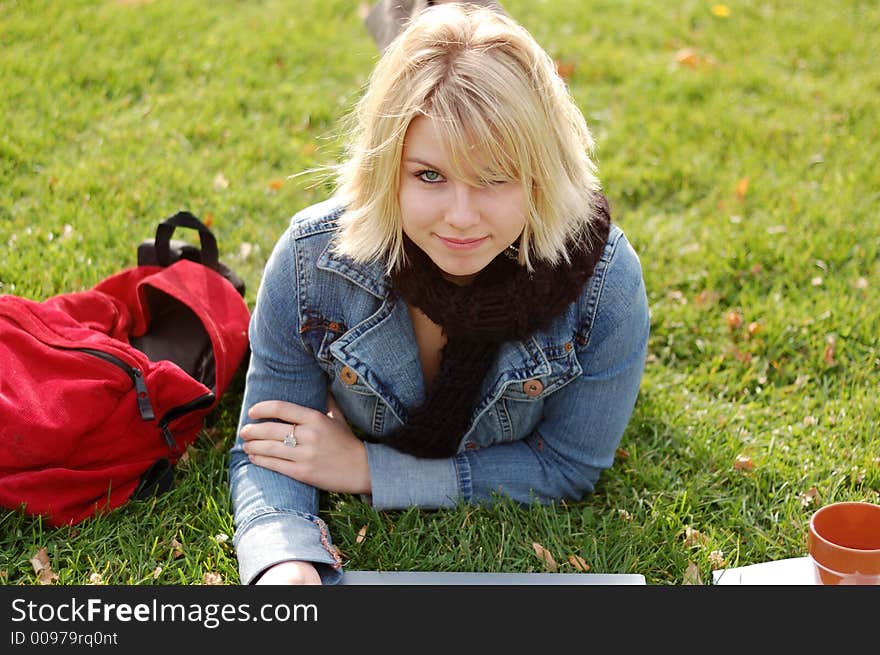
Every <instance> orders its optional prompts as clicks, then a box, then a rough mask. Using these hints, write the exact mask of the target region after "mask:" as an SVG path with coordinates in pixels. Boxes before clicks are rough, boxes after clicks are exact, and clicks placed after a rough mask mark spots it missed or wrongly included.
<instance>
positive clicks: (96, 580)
mask: <svg viewBox="0 0 880 655" xmlns="http://www.w3.org/2000/svg"><path fill="white" fill-rule="evenodd" d="M88 584H90V585H101V584H104V576H103V575H101V574H100V573H97V572H95V573H92V574H91V575H90V576H89V582H88Z"/></svg>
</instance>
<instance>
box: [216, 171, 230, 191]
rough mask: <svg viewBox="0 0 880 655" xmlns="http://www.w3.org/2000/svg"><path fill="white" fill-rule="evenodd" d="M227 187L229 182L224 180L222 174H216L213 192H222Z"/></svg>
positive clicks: (224, 177)
mask: <svg viewBox="0 0 880 655" xmlns="http://www.w3.org/2000/svg"><path fill="white" fill-rule="evenodd" d="M228 187H229V180H227V179H226V176H225V175H223V173H217V174H216V175H215V176H214V190H215V191H222V190H223V189H226V188H228Z"/></svg>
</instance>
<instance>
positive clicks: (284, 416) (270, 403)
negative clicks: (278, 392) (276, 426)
mask: <svg viewBox="0 0 880 655" xmlns="http://www.w3.org/2000/svg"><path fill="white" fill-rule="evenodd" d="M316 414H317V415H319V416H320V415H321V412H317V411H316V410H314V409H310V408H309V407H305V406H303V405H297V404H296V403H289V402H285V401H283V400H264V401H262V402H259V403H256V404H255V405H253V406H252V407H251V408H250V409H249V410H248V417H249V418H251V419H254V420H260V419H279V420H281V421H284V422H286V423H305V422H306V421H308V420H311V419H314V417H315V415H316Z"/></svg>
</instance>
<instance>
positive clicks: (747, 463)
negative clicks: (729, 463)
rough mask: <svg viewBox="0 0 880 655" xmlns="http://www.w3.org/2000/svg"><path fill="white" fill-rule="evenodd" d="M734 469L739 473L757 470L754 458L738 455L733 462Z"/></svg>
mask: <svg viewBox="0 0 880 655" xmlns="http://www.w3.org/2000/svg"><path fill="white" fill-rule="evenodd" d="M733 468H734V469H736V470H737V471H751V470H752V469H753V468H755V465H754V463H753V462H752V458H751V457H748V456H747V455H737V456H736V459H735V460H734V462H733Z"/></svg>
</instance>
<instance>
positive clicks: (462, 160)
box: [421, 70, 530, 187]
mask: <svg viewBox="0 0 880 655" xmlns="http://www.w3.org/2000/svg"><path fill="white" fill-rule="evenodd" d="M485 72H486V71H485V70H484V73H485ZM508 88H509V87H508ZM500 104H501V103H499V102H498V94H497V92H496V91H495V89H492V88H487V85H486V84H485V82H484V81H481V82H480V83H473V82H472V81H471V78H470V77H469V76H463V75H455V74H454V73H453V74H451V75H450V76H449V78H447V79H445V80H444V81H443V82H441V83H440V84H439V85H438V86H437V87H435V88H434V89H433V93H432V94H431V96H430V98H429V99H428V101H427V103H426V105H427V106H426V108H425V110H424V111H423V112H421V113H423V114H425V115H426V116H428V117H429V118H431V119H432V120H433V121H434V126H435V129H436V130H437V132H438V137H439V138H440V140H441V142H442V143H443V144H444V145H445V147H446V154H447V156H448V159H449V163H450V166H451V167H452V171H450V172H451V173H452V174H454V175H455V176H456V177H458V178H459V179H461V180H464V181H465V182H467V183H468V184H471V185H473V186H478V187H481V186H486V185H489V184H492V183H499V182H513V181H522V180H523V178H524V174H525V173H526V172H527V171H528V169H529V168H530V166H529V165H528V162H527V160H526V156H525V153H524V151H523V147H522V140H523V139H522V137H523V132H524V131H525V130H526V129H527V125H523V124H521V121H520V120H517V119H518V118H519V116H517V112H516V111H511V108H510V105H506V106H505V110H504V111H499V105H500Z"/></svg>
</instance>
